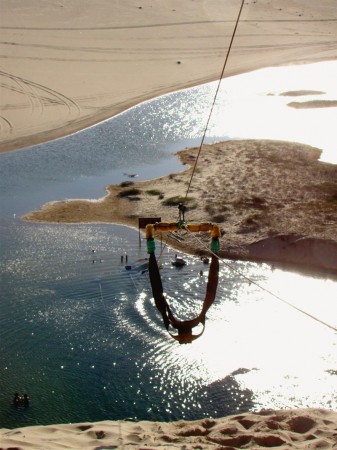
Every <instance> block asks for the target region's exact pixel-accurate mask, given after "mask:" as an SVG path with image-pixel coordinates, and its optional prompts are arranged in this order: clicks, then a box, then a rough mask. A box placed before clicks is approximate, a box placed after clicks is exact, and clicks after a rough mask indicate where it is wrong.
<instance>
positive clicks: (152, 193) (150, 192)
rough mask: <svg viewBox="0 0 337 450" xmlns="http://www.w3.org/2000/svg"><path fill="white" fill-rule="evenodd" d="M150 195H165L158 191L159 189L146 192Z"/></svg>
mask: <svg viewBox="0 0 337 450" xmlns="http://www.w3.org/2000/svg"><path fill="white" fill-rule="evenodd" d="M146 193H147V194H149V195H162V194H163V193H162V192H161V191H158V189H149V190H148V191H146Z"/></svg>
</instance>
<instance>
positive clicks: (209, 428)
mask: <svg viewBox="0 0 337 450" xmlns="http://www.w3.org/2000/svg"><path fill="white" fill-rule="evenodd" d="M0 443H1V445H2V446H4V447H2V448H5V449H8V450H9V449H12V450H14V448H15V449H34V450H40V449H41V450H54V449H55V450H56V449H61V448H62V449H69V450H77V449H83V450H89V449H90V450H104V449H106V450H107V449H114V448H120V449H131V448H133V449H134V448H137V449H163V450H171V449H172V450H174V449H186V450H189V449H205V450H207V449H224V450H225V449H226V450H232V449H247V448H251V449H262V448H270V447H272V448H278V449H307V450H309V449H326V450H328V449H331V450H332V449H335V448H336V447H337V413H336V412H333V411H329V410H322V409H298V410H295V411H293V410H281V411H261V412H259V413H247V414H240V415H237V416H228V417H224V418H221V419H211V418H210V419H204V420H197V421H192V422H186V421H183V420H181V421H178V422H170V423H165V422H148V421H141V422H137V423H132V422H125V421H116V422H111V421H103V422H97V423H95V424H92V423H79V424H68V425H53V426H48V427H42V426H40V427H26V428H19V429H17V430H0Z"/></svg>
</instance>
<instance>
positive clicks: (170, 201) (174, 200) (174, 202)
mask: <svg viewBox="0 0 337 450" xmlns="http://www.w3.org/2000/svg"><path fill="white" fill-rule="evenodd" d="M188 200H191V198H189V199H188V198H187V199H185V197H180V196H179V195H176V196H174V197H169V198H167V199H166V200H164V201H163V205H165V206H178V205H179V203H187V202H188Z"/></svg>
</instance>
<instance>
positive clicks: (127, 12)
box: [0, 0, 337, 450]
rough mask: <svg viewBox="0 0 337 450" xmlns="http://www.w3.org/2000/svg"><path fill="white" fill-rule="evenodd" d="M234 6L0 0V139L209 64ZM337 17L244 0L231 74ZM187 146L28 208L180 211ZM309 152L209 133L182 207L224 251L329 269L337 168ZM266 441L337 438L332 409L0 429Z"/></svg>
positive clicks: (230, 443) (167, 440) (80, 215)
mask: <svg viewBox="0 0 337 450" xmlns="http://www.w3.org/2000/svg"><path fill="white" fill-rule="evenodd" d="M239 7H240V2H239V1H237V0H228V1H226V2H222V1H219V0H214V1H207V2H205V1H201V0H195V1H188V2H187V1H186V2H181V1H178V0H169V1H166V2H151V1H149V0H143V1H141V2H133V1H132V0H125V1H123V2H111V1H109V0H97V1H95V2H91V1H89V0H81V1H76V0H68V1H57V2H55V1H52V0H43V1H42V0H0V27H1V36H2V39H1V43H0V46H1V52H0V59H1V71H0V76H1V83H0V99H1V114H0V152H8V151H11V150H16V149H24V148H25V147H27V146H30V145H34V144H37V143H41V142H45V141H48V140H52V139H55V138H57V137H60V136H65V135H68V134H70V133H73V132H76V131H78V130H81V129H83V128H85V127H88V126H90V125H93V124H95V123H98V122H100V121H102V120H105V119H107V118H110V117H112V116H114V115H116V114H118V113H120V112H122V111H124V110H126V109H127V108H129V107H130V106H132V105H135V104H138V103H139V102H142V101H144V100H147V99H150V98H153V97H156V96H158V95H161V94H164V93H167V92H172V91H174V90H178V89H182V88H185V87H189V86H194V85H198V84H200V83H202V82H206V81H211V80H217V79H218V78H219V75H220V73H221V70H222V67H223V64H224V61H225V58H226V54H227V49H228V46H229V43H230V40H231V38H232V35H233V30H234V27H235V22H236V19H237V16H238V12H239ZM336 21H337V10H336V2H335V0H322V1H321V2H319V3H318V2H317V1H316V0H297V1H295V2H294V1H288V0H286V1H283V2H270V1H269V0H255V1H248V2H246V3H245V5H244V7H243V10H242V14H241V18H240V22H239V25H238V29H237V32H236V36H235V41H234V44H233V47H232V51H231V53H230V55H229V58H228V64H227V67H226V72H225V76H231V75H235V74H240V73H244V72H247V71H251V70H254V69H259V68H263V67H271V66H280V65H288V64H305V63H309V62H319V61H327V60H336V59H337V33H336ZM316 106H317V105H316ZM330 106H335V105H330ZM293 107H295V108H296V107H297V106H296V105H293ZM308 107H312V105H311V106H310V105H309V106H308ZM229 149H230V151H225V150H229ZM23 151H24V150H23ZM196 152H197V149H190V150H187V151H184V152H182V153H180V154H179V156H180V157H181V158H182V160H183V161H184V162H185V163H186V170H185V171H183V172H181V173H179V174H171V175H169V176H168V177H164V178H160V179H156V180H151V181H146V182H139V183H138V182H134V183H133V184H131V183H132V182H133V180H132V181H131V180H130V183H129V184H128V185H123V186H109V187H108V188H107V191H108V192H107V195H106V196H105V197H104V198H103V199H92V200H88V201H75V200H74V201H68V202H65V201H60V202H57V203H53V204H50V205H45V206H44V207H43V208H42V210H41V211H36V212H32V213H30V214H28V215H27V216H26V217H24V218H23V219H24V220H31V221H49V222H58V223H74V222H76V223H77V222H95V223H98V222H113V223H122V224H127V225H130V226H133V227H137V220H138V217H139V216H148V215H151V216H153V211H156V214H155V215H160V216H161V217H162V220H167V221H174V220H176V218H177V204H176V201H177V198H176V199H174V200H172V198H173V197H178V199H179V198H180V197H182V196H184V195H185V193H186V189H187V185H188V183H189V181H190V179H191V171H192V169H193V165H194V163H195V162H196V156H197V155H196ZM318 157H319V150H318V149H314V148H311V147H308V146H303V145H298V144H294V143H284V142H283V143H280V142H275V141H253V140H252V141H229V142H225V143H219V144H215V145H212V146H206V148H205V149H203V151H202V153H201V155H200V161H198V165H197V170H196V173H195V174H194V176H193V183H192V184H191V189H190V190H189V193H188V199H187V207H188V211H187V213H186V219H187V220H188V221H193V222H195V221H205V220H210V221H214V222H217V223H220V225H221V227H222V229H223V231H224V234H223V236H222V238H221V246H222V253H221V256H222V257H228V258H241V259H252V260H256V261H258V260H262V261H271V262H278V263H280V264H282V263H287V264H295V265H299V266H301V267H307V268H310V269H313V270H315V271H323V272H325V273H331V272H333V273H336V272H337V233H336V223H337V220H336V219H337V217H336V216H337V213H336V211H337V208H336V202H337V188H336V179H337V178H336V175H337V173H336V172H337V168H336V166H333V165H331V164H326V163H322V162H320V161H318ZM238 159H239V160H240V164H237V160H238ZM252 160H254V167H253V169H252V164H251V161H252ZM214 162H216V164H213V163H214ZM214 166H216V168H214ZM285 169H286V170H285ZM257 178H258V179H259V183H257ZM299 185H301V186H305V189H303V190H301V189H298V186H299ZM244 187H245V188H246V189H243V188H244ZM128 190H131V193H130V191H129V192H128ZM122 192H124V194H121V193H122ZM125 192H126V194H125ZM247 192H249V194H247ZM196 206H198V207H196ZM313 218H314V220H313ZM200 238H201V239H202V241H203V242H204V243H205V246H206V249H204V248H203V245H201V244H200V242H198V243H197V244H195V243H194V241H192V238H191V237H190V236H189V235H188V234H187V233H185V234H183V235H182V238H180V239H178V240H177V239H176V238H175V237H174V236H173V237H171V238H170V239H171V240H170V243H171V244H172V245H175V246H176V247H177V248H182V249H183V250H184V251H186V252H191V253H198V252H199V253H200V252H204V251H205V252H207V245H208V241H207V239H208V238H207V237H203V236H201V237H200ZM0 426H1V424H0ZM266 447H274V448H275V447H276V448H281V449H289V448H298V449H302V448H303V449H319V448H320V449H334V448H337V413H336V412H333V411H328V410H318V409H297V410H291V411H288V410H284V411H264V412H260V413H252V412H247V413H246V414H240V415H239V416H229V417H225V418H221V419H214V420H213V419H212V418H209V419H207V420H200V421H195V422H185V421H179V422H172V423H159V422H138V423H133V422H126V421H117V422H109V421H105V422H97V423H79V424H64V425H49V426H36V427H26V428H20V429H14V430H7V429H3V428H2V429H0V448H1V449H6V450H9V449H11V450H14V449H16V450H26V449H36V450H38V449H44V450H49V449H50V450H57V449H61V448H63V449H74V450H75V449H79V448H82V449H92V450H93V449H96V450H98V449H101V450H103V449H108V448H109V449H112V448H121V449H122V448H123V449H124V448H147V449H151V448H153V449H154V448H160V449H178V448H179V449H186V450H187V449H192V448H193V449H202V448H204V449H215V448H216V449H220V448H221V449H227V450H230V449H236V448H252V449H258V448H266Z"/></svg>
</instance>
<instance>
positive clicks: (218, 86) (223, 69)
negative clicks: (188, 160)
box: [185, 0, 245, 201]
mask: <svg viewBox="0 0 337 450" xmlns="http://www.w3.org/2000/svg"><path fill="white" fill-rule="evenodd" d="M244 3H245V1H244V0H242V1H241V6H240V10H239V13H238V16H237V18H236V22H235V27H234V30H233V33H232V37H231V41H230V43H229V47H228V50H227V54H226V58H225V62H224V65H223V67H222V71H221V74H220V78H219V82H218V85H217V88H216V91H215V94H214V98H213V103H212V106H211V109H210V112H209V115H208V119H207V121H206V125H205V129H204V132H203V135H202V138H201V142H200V146H199V149H198V154H197V157H196V160H195V163H194V167H193V170H192V173H191V178H190V181H189V183H188V186H187V190H186V195H185V201H186V199H187V195H188V192H189V190H190V187H191V183H192V179H193V176H194V172H195V169H196V167H197V164H198V160H199V156H200V152H201V148H202V146H203V144H204V141H205V138H206V133H207V130H208V126H209V123H210V120H211V117H212V114H213V110H214V106H215V102H216V98H217V96H218V93H219V90H220V85H221V81H222V78H223V76H224V73H225V70H226V66H227V61H228V58H229V54H230V52H231V49H232V45H233V41H234V37H235V34H236V30H237V28H238V25H239V22H240V17H241V13H242V9H243V5H244Z"/></svg>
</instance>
